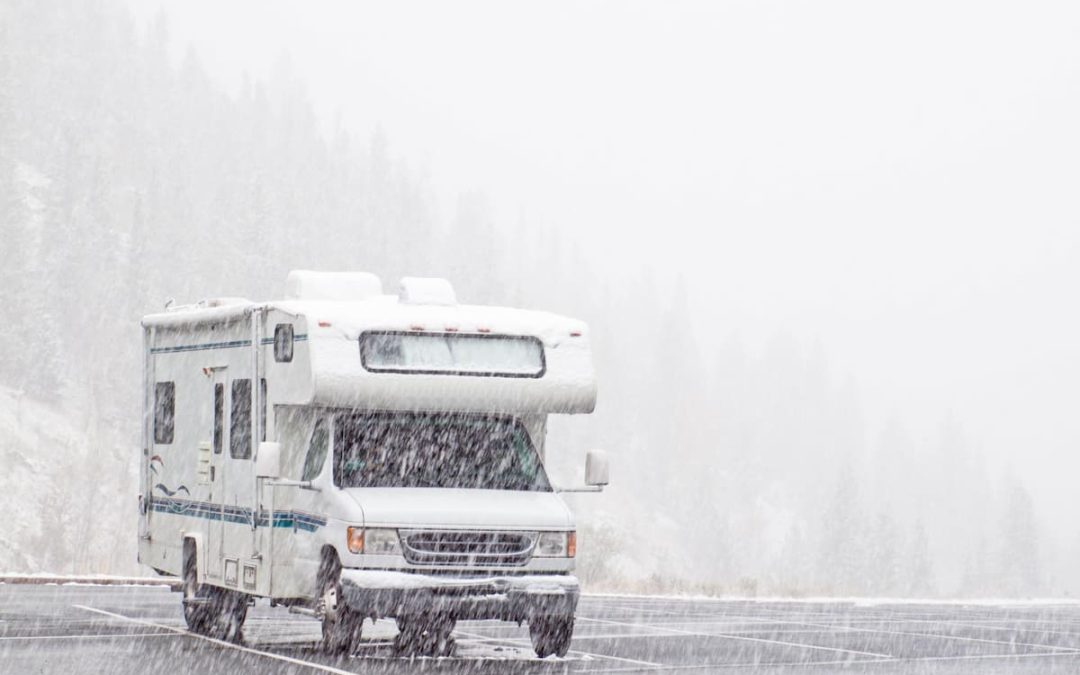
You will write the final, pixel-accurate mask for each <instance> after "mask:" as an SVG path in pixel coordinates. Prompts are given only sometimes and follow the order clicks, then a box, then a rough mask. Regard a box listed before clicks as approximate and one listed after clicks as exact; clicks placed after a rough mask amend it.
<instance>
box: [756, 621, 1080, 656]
mask: <svg viewBox="0 0 1080 675" xmlns="http://www.w3.org/2000/svg"><path fill="white" fill-rule="evenodd" d="M775 623H778V624H780V623H782V624H789V625H796V626H816V627H818V628H831V629H834V630H835V629H837V628H838V627H837V626H829V625H828V624H821V623H810V622H808V621H776V622H775ZM927 623H937V624H944V625H947V624H948V623H949V622H948V621H931V622H927ZM846 630H848V631H850V632H853V633H877V634H879V635H903V636H905V637H925V638H935V639H939V640H960V641H962V642H981V643H984V644H993V645H1008V646H1010V647H1016V646H1020V647H1034V648H1036V649H1048V650H1051V651H1052V652H1072V653H1080V649H1075V648H1073V647H1055V646H1053V645H1041V644H1034V643H1031V642H1010V641H1006V640H989V639H986V638H975V637H965V636H962V635H942V634H941V633H917V632H913V631H903V630H880V629H876V628H854V627H848V628H846Z"/></svg>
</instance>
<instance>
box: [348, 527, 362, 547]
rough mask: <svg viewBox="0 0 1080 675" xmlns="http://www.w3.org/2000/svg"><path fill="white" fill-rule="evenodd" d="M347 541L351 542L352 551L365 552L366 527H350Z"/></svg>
mask: <svg viewBox="0 0 1080 675" xmlns="http://www.w3.org/2000/svg"><path fill="white" fill-rule="evenodd" d="M346 537H347V541H348V543H349V552H350V553H363V552H364V528H362V527H350V528H349V529H348V530H347V534H346Z"/></svg>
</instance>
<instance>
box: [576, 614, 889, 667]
mask: <svg viewBox="0 0 1080 675" xmlns="http://www.w3.org/2000/svg"><path fill="white" fill-rule="evenodd" d="M577 619H578V620H579V621H594V622H596V623H606V624H611V625H614V626H631V627H633V628H648V626H643V625H641V624H636V623H626V622H623V621H607V620H605V619H591V618H589V617H584V616H578V617H577ZM658 630H663V631H665V632H670V633H677V634H682V635H689V636H691V637H714V638H723V639H727V640H741V641H744V642H758V643H762V644H770V645H780V646H783V647H798V648H800V649H813V650H817V651H822V652H832V653H834V654H852V655H855V656H870V657H873V658H875V659H891V658H893V656H892V654H879V653H877V652H863V651H859V650H857V649H840V648H839V647H822V646H821V645H809V644H805V643H802V642H785V641H783V640H768V639H765V638H753V637H748V636H746V635H733V634H731V633H702V632H692V631H687V630H679V629H677V628H659V629H658Z"/></svg>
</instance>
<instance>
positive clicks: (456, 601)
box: [341, 569, 581, 621]
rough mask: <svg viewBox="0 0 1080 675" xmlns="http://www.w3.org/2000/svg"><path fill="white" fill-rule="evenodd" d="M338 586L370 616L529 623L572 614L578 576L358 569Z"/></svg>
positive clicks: (355, 606)
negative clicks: (461, 574) (464, 574)
mask: <svg viewBox="0 0 1080 675" xmlns="http://www.w3.org/2000/svg"><path fill="white" fill-rule="evenodd" d="M341 590H342V594H343V595H344V596H345V602H347V603H348V604H349V607H350V608H352V609H353V610H355V611H356V612H359V613H360V614H361V615H362V616H364V617H369V618H372V619H381V618H384V617H403V616H419V615H430V614H433V613H434V614H441V615H444V616H447V617H450V618H453V619H463V620H468V619H502V620H504V621H529V620H530V619H532V618H534V617H538V616H567V615H572V614H573V613H574V610H575V609H577V602H578V596H579V595H580V594H581V590H580V586H579V584H578V580H577V578H576V577H574V576H572V575H569V574H566V575H561V574H545V575H522V576H499V575H497V574H494V575H492V576H484V577H450V576H433V575H431V576H429V575H425V574H414V573H411V572H396V571H391V570H358V569H344V570H342V571H341Z"/></svg>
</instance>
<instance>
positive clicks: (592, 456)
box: [585, 450, 608, 486]
mask: <svg viewBox="0 0 1080 675" xmlns="http://www.w3.org/2000/svg"><path fill="white" fill-rule="evenodd" d="M585 484H586V485H590V486H604V485H607V484H608V456H607V453H606V452H604V451H603V450H589V451H588V452H587V453H585Z"/></svg>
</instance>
